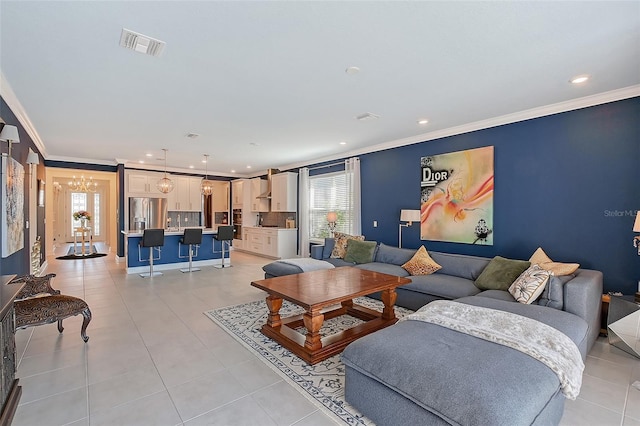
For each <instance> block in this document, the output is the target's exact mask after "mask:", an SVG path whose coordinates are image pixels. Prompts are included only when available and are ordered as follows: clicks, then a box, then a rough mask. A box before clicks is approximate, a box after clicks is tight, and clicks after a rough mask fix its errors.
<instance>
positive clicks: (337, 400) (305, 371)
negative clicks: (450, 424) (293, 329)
mask: <svg viewBox="0 0 640 426" xmlns="http://www.w3.org/2000/svg"><path fill="white" fill-rule="evenodd" d="M354 302H355V303H357V304H359V305H363V306H366V307H368V308H371V309H376V310H378V311H382V308H383V304H382V302H380V301H377V300H374V299H370V298H368V297H359V298H357V299H355V300H354ZM395 311H396V316H397V317H398V318H401V317H403V316H405V315H408V314H410V313H411V312H412V311H410V310H408V309H404V308H399V307H397V306H396V308H395ZM302 313H304V310H303V309H302V308H300V307H299V306H296V305H294V304H292V303H289V302H287V301H286V300H285V301H284V303H283V304H282V308H281V309H280V315H281V316H282V317H283V318H284V317H289V316H293V315H298V314H302ZM204 314H205V315H206V316H208V317H209V318H210V319H211V320H213V321H214V322H215V323H216V324H218V325H219V326H220V327H222V328H223V329H224V330H225V331H226V332H227V333H229V334H230V335H231V336H233V337H234V338H235V339H236V340H237V341H239V342H240V343H242V344H243V346H245V347H246V348H247V349H248V350H249V351H250V352H252V353H253V354H254V355H255V356H256V357H258V359H260V360H261V361H262V362H264V363H265V364H267V365H268V366H269V367H271V368H272V369H273V370H274V371H275V372H276V373H278V374H279V375H280V376H281V377H283V378H284V379H285V380H286V381H287V382H289V383H290V384H291V385H293V387H294V388H295V389H296V390H298V391H299V392H300V393H302V394H303V395H304V396H305V397H306V398H307V399H309V400H310V401H311V402H312V403H313V404H314V405H316V406H317V407H319V408H320V409H322V411H324V412H325V413H327V414H329V415H330V416H331V417H333V418H334V419H336V420H337V421H341V422H343V423H346V424H349V425H371V424H373V423H372V421H371V420H369V419H368V418H366V417H365V416H363V415H362V414H361V413H360V412H358V411H357V410H356V409H355V408H353V407H352V406H350V405H349V404H348V403H347V402H346V401H345V399H344V365H343V364H342V362H341V361H340V355H334V356H332V357H330V358H327V359H326V360H324V361H322V362H319V363H317V364H315V365H309V364H307V363H306V362H304V361H303V360H302V359H300V358H298V357H297V356H296V355H294V354H293V353H291V352H290V351H289V350H288V349H285V348H283V347H282V346H280V344H278V343H276V342H274V341H273V340H271V339H269V338H268V337H266V336H264V335H263V334H262V333H260V327H262V325H263V324H265V323H266V321H267V314H268V310H267V306H266V303H265V301H264V300H261V301H256V302H251V303H245V304H242V305H235V306H228V307H225V308H219V309H213V310H210V311H207V312H205V313H204ZM361 322H362V321H361V320H360V319H358V318H354V317H352V316H349V315H343V316H340V317H336V318H332V319H330V320H327V321H325V322H324V324H323V326H322V329H321V330H320V333H321V334H322V335H323V336H325V335H328V334H334V333H337V332H339V331H341V330H344V329H346V328H350V327H353V326H354V325H357V324H359V323H361ZM298 331H299V332H300V333H302V334H304V333H305V329H304V327H303V328H302V329H299V330H298Z"/></svg>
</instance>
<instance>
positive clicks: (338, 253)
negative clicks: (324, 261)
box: [331, 232, 364, 259]
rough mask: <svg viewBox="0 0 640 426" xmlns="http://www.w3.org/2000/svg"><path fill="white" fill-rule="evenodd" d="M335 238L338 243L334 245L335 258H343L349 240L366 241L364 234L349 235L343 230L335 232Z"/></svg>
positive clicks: (332, 255)
mask: <svg viewBox="0 0 640 426" xmlns="http://www.w3.org/2000/svg"><path fill="white" fill-rule="evenodd" d="M333 238H334V239H335V241H336V245H335V246H333V251H332V252H331V257H332V258H333V259H343V258H344V255H345V254H346V252H347V242H348V241H349V240H358V241H364V235H349V234H343V233H342V232H334V233H333Z"/></svg>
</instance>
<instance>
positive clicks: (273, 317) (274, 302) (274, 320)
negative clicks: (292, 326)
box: [267, 296, 282, 327]
mask: <svg viewBox="0 0 640 426" xmlns="http://www.w3.org/2000/svg"><path fill="white" fill-rule="evenodd" d="M267 307H268V308H269V317H268V318H267V325H268V326H270V327H280V326H281V325H282V320H281V319H280V308H282V299H280V298H279V297H275V296H267Z"/></svg>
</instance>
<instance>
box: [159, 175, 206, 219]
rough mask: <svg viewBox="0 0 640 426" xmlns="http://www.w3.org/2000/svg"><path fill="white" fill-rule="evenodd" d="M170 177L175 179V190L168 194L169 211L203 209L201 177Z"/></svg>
mask: <svg viewBox="0 0 640 426" xmlns="http://www.w3.org/2000/svg"><path fill="white" fill-rule="evenodd" d="M169 179H171V180H172V181H173V191H171V192H169V193H168V194H167V205H168V209H169V211H182V212H199V211H202V193H201V191H200V181H201V179H200V178H194V177H189V176H175V175H174V176H170V177H169Z"/></svg>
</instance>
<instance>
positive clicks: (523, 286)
mask: <svg viewBox="0 0 640 426" xmlns="http://www.w3.org/2000/svg"><path fill="white" fill-rule="evenodd" d="M551 275H552V273H551V272H550V271H547V270H546V269H542V268H541V267H540V266H538V265H531V267H530V268H529V269H527V270H526V271H524V272H523V273H522V274H520V276H519V277H518V278H517V279H516V280H515V281H514V282H513V284H511V287H509V293H511V295H512V296H513V297H514V298H515V299H516V300H517V301H518V302H520V303H524V304H526V305H529V304H531V302H533V301H534V300H536V299H537V298H538V296H540V295H541V294H542V292H543V291H544V287H545V286H546V285H547V282H548V281H549V277H551Z"/></svg>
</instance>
